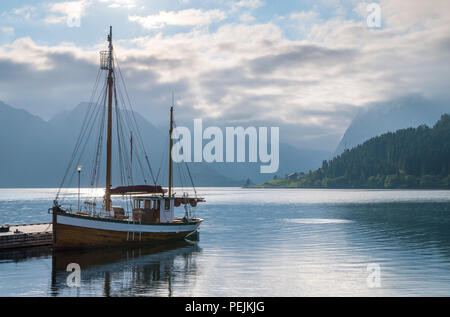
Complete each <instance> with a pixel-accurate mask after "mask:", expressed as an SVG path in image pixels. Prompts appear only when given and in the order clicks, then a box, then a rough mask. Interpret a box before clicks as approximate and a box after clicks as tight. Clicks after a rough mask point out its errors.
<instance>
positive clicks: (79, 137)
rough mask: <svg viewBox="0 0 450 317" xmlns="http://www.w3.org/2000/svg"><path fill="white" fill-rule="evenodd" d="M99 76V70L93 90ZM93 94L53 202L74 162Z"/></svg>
mask: <svg viewBox="0 0 450 317" xmlns="http://www.w3.org/2000/svg"><path fill="white" fill-rule="evenodd" d="M100 74H101V72H100V69H99V70H98V72H97V78H96V81H95V84H94V88H95V89H96V87H97V86H98V82H99V79H100ZM94 94H95V90H94V89H93V91H92V94H91V100H90V102H89V104H88V109H87V111H86V113H85V116H84V120H83V125H82V127H81V129H80V133H79V134H78V138H77V141H76V143H75V147H74V149H73V152H72V155H71V159H70V161H69V164H68V165H67V168H66V171H65V173H64V176H63V179H62V181H61V183H60V186H59V189H58V191H57V193H56V198H55V200H58V198H59V194H60V193H61V190H62V187H63V186H64V183H65V180H66V178H67V174H68V173H69V170H70V167H71V166H72V163H73V160H74V158H75V156H76V153H77V151H78V147H79V142H80V140H81V138H82V136H83V134H84V131H85V130H84V127H85V124H86V119H87V118H88V115H89V113H90V111H91V108H92V100H93V96H94Z"/></svg>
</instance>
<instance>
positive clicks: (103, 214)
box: [60, 202, 132, 221]
mask: <svg viewBox="0 0 450 317" xmlns="http://www.w3.org/2000/svg"><path fill="white" fill-rule="evenodd" d="M60 208H61V209H62V210H63V211H64V212H66V213H69V214H74V215H83V216H89V217H95V218H114V219H117V217H114V212H113V211H107V210H106V209H105V208H104V207H103V206H102V207H100V208H99V207H97V206H96V204H95V203H92V202H85V203H84V204H83V205H82V206H80V208H78V206H73V205H72V204H69V205H67V206H63V205H62V206H60ZM113 208H114V207H113ZM123 210H124V216H123V219H124V220H130V221H132V212H130V211H128V210H125V209H123Z"/></svg>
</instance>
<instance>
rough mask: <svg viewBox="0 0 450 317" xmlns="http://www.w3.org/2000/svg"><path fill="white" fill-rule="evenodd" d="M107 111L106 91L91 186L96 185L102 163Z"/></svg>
mask: <svg viewBox="0 0 450 317" xmlns="http://www.w3.org/2000/svg"><path fill="white" fill-rule="evenodd" d="M105 113H106V93H105V94H103V102H102V115H101V123H100V127H99V131H98V137H97V150H96V155H95V158H94V163H93V169H92V175H91V187H92V186H94V183H95V181H96V179H97V172H98V168H99V167H98V166H99V164H100V162H99V161H100V156H101V153H102V146H103V134H104V130H105V121H106V120H105Z"/></svg>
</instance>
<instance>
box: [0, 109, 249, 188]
mask: <svg viewBox="0 0 450 317" xmlns="http://www.w3.org/2000/svg"><path fill="white" fill-rule="evenodd" d="M86 108H87V103H81V104H79V105H78V106H77V107H76V108H75V109H73V110H72V111H69V112H64V113H61V114H58V115H56V116H55V117H54V118H53V119H51V120H50V121H48V122H47V121H44V120H42V119H41V118H39V117H37V116H34V115H32V114H30V113H28V112H26V111H25V110H20V109H16V108H13V107H10V106H8V105H6V104H5V103H3V102H0V149H1V151H0V162H1V165H0V187H3V188H5V187H19V188H21V187H58V186H59V184H60V182H61V179H62V177H63V174H64V171H65V169H66V167H67V164H68V162H69V158H70V156H71V154H72V151H73V147H74V144H75V141H76V138H77V136H78V133H79V132H80V127H81V124H82V120H83V119H84V115H85V113H86ZM135 117H136V121H137V123H138V126H139V128H140V133H141V135H142V138H143V140H144V143H145V147H146V151H147V153H148V155H149V157H150V161H151V163H152V167H153V168H154V169H155V171H154V172H155V174H156V172H157V169H158V167H159V165H162V164H163V162H161V159H162V157H161V156H162V155H161V149H163V148H164V147H165V146H166V144H165V142H168V137H167V135H168V133H167V134H164V133H162V132H161V131H160V130H158V129H157V128H155V127H154V126H153V125H152V124H151V123H149V122H148V121H147V120H145V119H144V118H143V117H141V116H140V115H139V114H135ZM93 149H94V143H93V141H92V142H91V143H89V144H88V146H87V147H86V152H87V153H86V155H84V156H83V157H85V160H84V161H81V162H80V164H81V165H83V171H87V170H89V168H90V166H91V162H90V160H92V157H93V155H94V152H93ZM113 151H114V148H113ZM113 167H114V166H113ZM190 169H191V173H192V176H193V179H194V184H195V185H196V186H240V185H242V184H243V182H244V181H239V180H234V179H232V178H229V177H226V176H223V175H221V174H220V173H218V172H217V171H216V170H214V169H212V168H211V167H209V166H206V164H196V165H194V164H193V165H192V166H190ZM116 170H117V169H116ZM165 170H166V171H167V168H166V169H165ZM166 174H167V172H166ZM166 177H167V176H166V175H164V173H162V174H161V175H160V180H161V183H162V184H163V185H165V184H166V183H167V181H166V180H165V178H166ZM88 180H89V177H88V175H86V174H82V186H88V185H89V182H88ZM118 181H119V175H118V172H116V173H115V174H114V168H113V183H115V184H118ZM174 183H175V186H179V185H180V184H179V183H180V182H179V181H178V180H177V179H176V177H174ZM67 185H68V186H69V187H76V186H77V184H76V180H75V179H74V178H72V182H69V183H68V184H67ZM100 185H101V186H103V185H104V183H101V184H100ZM184 185H189V184H187V183H185V184H184Z"/></svg>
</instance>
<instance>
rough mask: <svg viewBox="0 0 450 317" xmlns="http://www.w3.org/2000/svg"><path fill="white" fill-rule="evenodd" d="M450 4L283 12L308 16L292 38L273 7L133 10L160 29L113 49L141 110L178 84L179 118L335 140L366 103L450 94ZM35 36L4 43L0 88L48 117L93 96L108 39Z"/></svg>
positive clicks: (164, 99)
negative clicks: (377, 25)
mask: <svg viewBox="0 0 450 317" xmlns="http://www.w3.org/2000/svg"><path fill="white" fill-rule="evenodd" d="M249 3H250V2H247V4H249ZM255 3H256V2H255ZM446 3H447V2H444V1H438V0H437V1H436V6H437V7H436V8H434V7H432V6H428V7H427V6H426V5H421V4H417V3H415V2H414V1H412V2H411V5H409V6H408V5H403V2H401V1H398V0H390V1H382V2H381V6H382V20H383V28H381V29H378V30H372V29H369V28H367V25H366V20H365V16H364V15H361V16H357V17H356V18H351V19H350V18H345V16H337V17H332V18H328V19H326V20H325V19H324V18H323V15H322V14H319V11H311V10H305V11H296V12H290V13H287V14H286V15H285V16H284V19H283V23H297V24H301V23H302V21H303V22H305V21H308V22H307V24H308V26H307V28H305V29H304V30H305V32H304V34H302V35H303V36H302V37H301V38H299V37H288V36H287V35H286V29H285V28H284V25H283V24H282V23H280V21H281V20H280V19H276V18H274V19H273V20H272V21H269V22H264V23H262V22H261V21H258V20H254V19H253V18H250V19H247V18H244V19H242V20H240V19H239V17H241V16H242V15H243V12H235V14H236V17H237V19H235V20H233V19H228V18H229V16H231V14H232V13H230V11H223V8H222V10H221V9H215V10H201V9H187V10H181V11H161V12H160V13H159V14H154V15H149V16H145V15H142V16H137V15H134V21H133V22H135V23H138V24H140V25H142V26H143V27H144V28H145V30H147V29H154V30H157V32H155V33H154V32H151V33H150V34H148V32H147V31H145V30H144V33H143V34H144V35H143V34H142V33H141V34H140V35H135V34H134V33H133V37H131V36H130V37H122V38H120V39H119V40H117V41H116V42H115V51H116V54H117V55H118V56H119V60H118V62H119V64H120V66H121V69H122V72H123V74H124V76H125V78H126V80H127V87H128V89H129V95H130V96H131V98H132V102H133V104H134V105H135V109H136V110H137V111H139V112H141V113H142V114H143V115H144V116H146V117H147V118H149V119H150V120H151V121H152V122H155V123H166V121H167V116H166V110H167V106H168V105H169V104H170V96H171V92H172V91H174V92H175V95H176V100H177V118H179V120H178V124H179V125H181V124H182V122H180V121H183V120H184V121H185V122H189V121H192V119H193V118H195V117H201V118H203V119H204V120H205V122H210V123H211V124H214V122H220V123H221V124H229V125H248V124H253V123H254V124H260V125H269V124H270V125H276V126H280V127H282V128H281V130H280V131H281V135H282V136H283V135H284V137H286V138H288V139H289V140H290V142H291V143H292V144H296V145H297V146H301V145H307V146H311V147H313V146H314V147H322V148H326V147H330V148H333V147H334V146H335V145H336V144H337V142H338V140H339V138H340V136H341V135H342V133H343V132H344V130H345V129H346V127H347V126H348V123H349V122H350V120H351V119H352V116H353V115H354V114H355V113H356V111H357V110H358V109H359V108H361V107H365V106H366V105H367V104H369V103H371V102H376V101H382V100H384V99H390V98H395V97H397V96H399V95H405V94H411V93H420V94H423V95H425V96H426V97H428V98H431V99H432V98H434V97H436V96H446V97H447V98H448V97H449V91H448V87H447V86H448V74H449V73H450V35H449V34H450V23H449V17H448V16H447V14H446V12H448V10H444V9H449V8H448V4H447V5H446ZM247 8H249V7H247ZM351 10H353V8H351V9H350V11H351ZM356 11H358V10H356ZM316 12H317V13H316ZM84 13H85V12H84ZM61 14H62V13H61ZM127 14H128V12H127ZM244 14H245V13H244ZM130 20H131V19H130ZM219 20H220V21H221V23H218V24H217V28H197V27H193V28H190V29H189V30H188V31H185V30H183V32H180V33H172V32H171V33H164V27H166V26H205V25H210V24H211V23H214V22H215V21H219ZM286 21H287V22H286ZM400 21H401V23H400ZM248 22H251V23H248ZM305 23H306V22H305ZM89 31H90V32H92V30H89ZM100 35H102V34H100ZM99 38H100V37H99ZM102 38H103V37H102ZM37 43H38V42H37V41H36V42H35V41H33V40H32V39H31V38H19V39H17V40H15V41H14V42H13V43H10V44H7V45H3V46H0V99H4V101H6V102H9V103H11V104H13V105H17V106H20V107H23V108H26V109H28V110H32V111H33V112H35V113H40V114H41V115H43V116H47V117H49V116H50V115H51V114H54V113H55V112H57V111H58V110H60V109H63V108H64V107H66V108H70V107H73V106H74V104H76V103H78V102H79V101H82V100H86V99H88V98H89V95H90V90H91V88H92V87H91V85H92V83H93V80H94V79H95V74H96V72H97V70H98V51H99V50H101V49H103V48H104V47H105V45H106V43H104V42H101V43H96V45H93V46H89V47H80V46H77V45H75V44H70V43H59V44H54V45H44V44H42V43H40V44H37ZM61 79H64V80H61ZM89 79H92V80H91V81H89ZM24 90H26V91H27V94H23V93H21V92H23V91H24ZM44 90H45V91H46V94H45V95H44V96H43V94H42V91H44ZM47 91H50V92H49V93H47ZM83 96H84V97H83ZM283 131H284V132H283ZM333 142H335V143H334V144H332V143H333Z"/></svg>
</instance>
